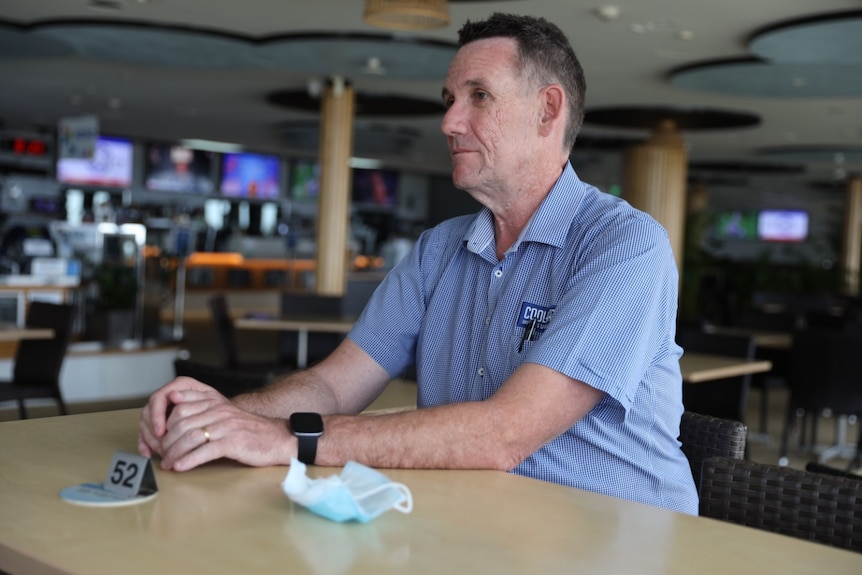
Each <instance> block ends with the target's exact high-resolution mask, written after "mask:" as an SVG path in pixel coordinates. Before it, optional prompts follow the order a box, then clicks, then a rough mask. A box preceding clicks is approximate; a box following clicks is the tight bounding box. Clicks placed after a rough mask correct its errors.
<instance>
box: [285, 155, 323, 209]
mask: <svg viewBox="0 0 862 575" xmlns="http://www.w3.org/2000/svg"><path fill="white" fill-rule="evenodd" d="M319 195H320V164H319V163H318V162H316V161H314V160H297V161H296V162H294V164H293V169H292V170H291V173H290V197H291V199H293V200H296V201H298V202H302V201H308V200H314V199H317V196H319Z"/></svg>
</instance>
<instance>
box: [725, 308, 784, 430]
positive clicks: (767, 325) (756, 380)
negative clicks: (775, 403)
mask: <svg viewBox="0 0 862 575" xmlns="http://www.w3.org/2000/svg"><path fill="white" fill-rule="evenodd" d="M736 325H737V326H738V327H741V328H747V329H751V330H758V331H773V332H781V333H794V332H795V331H796V329H797V326H798V325H799V318H798V317H797V316H796V315H794V314H792V313H789V312H775V313H769V312H764V311H757V310H748V311H746V312H743V313H742V315H741V316H740V318H739V319H738V321H737V323H736ZM792 353H793V350H792V349H786V348H774V347H758V348H757V350H756V351H755V357H756V358H757V359H765V360H767V361H769V362H771V363H772V369H771V370H769V371H767V372H764V373H755V374H753V375H752V376H751V388H752V389H756V390H758V391H759V392H760V404H759V406H758V407H759V410H758V411H759V419H760V421H759V422H758V431H759V432H760V433H762V434H764V435H766V434H767V433H769V395H770V392H771V391H774V390H777V389H783V388H785V387H786V386H787V375H788V373H789V372H790V356H791V354H792Z"/></svg>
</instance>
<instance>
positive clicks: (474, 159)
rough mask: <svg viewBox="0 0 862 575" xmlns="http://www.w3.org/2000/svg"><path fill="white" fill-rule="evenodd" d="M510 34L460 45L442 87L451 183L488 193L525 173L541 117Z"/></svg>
mask: <svg viewBox="0 0 862 575" xmlns="http://www.w3.org/2000/svg"><path fill="white" fill-rule="evenodd" d="M516 55H517V44H516V43H515V40H513V39H511V38H488V39H484V40H477V41H475V42H471V43H469V44H467V45H466V46H463V47H462V48H461V49H460V50H458V53H457V54H456V55H455V58H454V59H453V60H452V63H451V65H450V66H449V73H448V74H447V76H446V82H445V84H444V87H443V103H444V104H445V105H446V107H447V111H446V114H445V116H444V117H443V122H442V124H441V130H442V131H443V133H444V134H445V135H446V141H447V143H448V145H449V153H450V155H451V157H452V181H453V183H454V184H455V187H457V188H460V189H462V190H466V191H468V192H470V193H471V194H474V195H475V194H476V193H478V194H482V193H483V192H484V193H491V192H493V191H494V190H497V189H499V188H500V186H501V185H509V186H511V185H512V184H513V183H517V182H518V181H520V179H521V178H524V177H528V176H529V168H530V166H531V165H532V162H531V161H530V157H531V154H532V153H535V149H536V146H535V140H536V137H537V127H536V124H537V121H538V118H539V117H540V112H541V109H540V106H539V104H540V102H539V98H538V90H536V89H535V88H533V87H529V86H527V84H526V81H525V80H524V79H523V78H521V76H520V74H519V73H518V71H517V69H516V67H515V63H516Z"/></svg>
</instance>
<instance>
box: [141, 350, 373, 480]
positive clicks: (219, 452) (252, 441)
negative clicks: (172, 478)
mask: <svg viewBox="0 0 862 575" xmlns="http://www.w3.org/2000/svg"><path fill="white" fill-rule="evenodd" d="M388 381H389V375H388V374H387V373H386V371H385V370H384V369H383V368H382V367H380V365H378V364H377V362H375V361H374V360H373V359H371V357H370V356H369V355H368V354H366V353H365V352H364V351H363V350H362V349H361V348H360V347H359V346H357V345H356V344H354V343H353V342H351V341H349V340H345V342H343V343H342V344H341V345H340V346H339V347H338V348H337V349H336V350H335V351H334V352H333V353H332V354H331V355H330V356H329V357H328V358H327V359H325V360H324V361H323V362H321V363H320V364H318V365H316V366H314V367H312V368H310V369H308V370H305V371H301V372H297V373H295V374H293V375H291V376H288V377H286V378H284V379H283V380H281V381H278V382H276V383H274V384H272V385H270V386H267V387H266V388H264V389H263V390H260V391H256V392H252V393H249V394H245V395H241V396H238V397H236V398H234V400H233V401H230V400H228V399H227V398H225V397H224V396H223V395H221V394H220V393H218V392H217V391H216V390H214V389H213V388H212V387H210V386H208V385H206V384H204V383H202V382H199V381H196V380H194V379H191V378H188V377H178V378H177V379H175V380H174V381H172V382H170V383H168V384H167V385H165V386H164V387H162V388H161V389H159V390H157V391H156V392H155V393H153V395H152V396H151V397H150V400H149V402H148V403H147V405H146V406H145V407H144V409H143V411H142V412H141V419H140V423H139V426H138V427H139V431H140V432H139V436H138V451H139V452H140V453H141V454H142V455H145V456H147V457H149V456H152V455H154V454H157V455H161V457H162V462H161V466H162V468H164V469H174V470H177V471H185V470H188V469H192V468H194V467H197V466H198V465H201V464H202V463H206V462H207V461H212V460H214V459H219V458H222V457H227V458H229V459H235V460H237V461H240V462H243V463H246V464H248V465H256V466H264V465H279V464H287V463H289V462H290V459H291V457H293V456H295V455H296V440H295V438H294V437H293V436H292V435H291V433H290V431H289V430H288V428H287V425H286V422H285V420H286V419H287V418H288V417H290V414H291V413H294V412H296V411H316V412H319V413H323V414H330V413H358V412H359V411H361V410H362V409H363V408H365V407H366V406H367V405H368V404H369V403H371V402H372V401H373V400H374V399H375V398H376V397H377V396H378V395H379V394H380V392H381V391H383V389H384V388H385V387H386V384H387V383H388Z"/></svg>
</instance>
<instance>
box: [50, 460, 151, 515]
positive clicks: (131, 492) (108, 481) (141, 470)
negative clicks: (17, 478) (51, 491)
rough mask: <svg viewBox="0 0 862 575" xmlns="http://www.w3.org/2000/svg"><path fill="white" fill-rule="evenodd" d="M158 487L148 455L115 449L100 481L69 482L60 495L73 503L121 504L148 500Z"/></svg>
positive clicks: (90, 505) (110, 505) (134, 503)
mask: <svg viewBox="0 0 862 575" xmlns="http://www.w3.org/2000/svg"><path fill="white" fill-rule="evenodd" d="M158 491H159V489H158V486H157V485H156V475H155V473H154V472H153V465H152V462H151V461H150V459H149V458H148V457H143V456H141V455H137V454H134V453H126V452H123V451H117V452H116V453H114V457H113V459H112V460H111V465H110V467H108V473H107V475H106V477H105V481H104V482H103V483H80V484H78V485H71V486H69V487H66V488H65V489H63V490H62V491H60V497H61V498H62V499H63V500H64V501H68V502H69V503H72V504H74V505H84V506H87V507H120V506H123V505H136V504H138V503H143V502H145V501H149V500H151V499H153V498H154V497H155V496H156V495H157V494H158Z"/></svg>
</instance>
